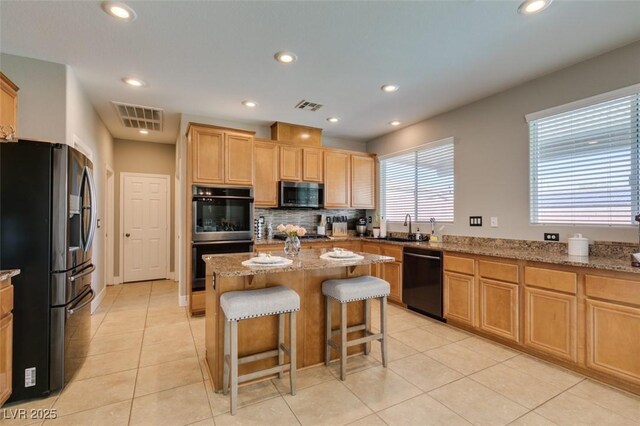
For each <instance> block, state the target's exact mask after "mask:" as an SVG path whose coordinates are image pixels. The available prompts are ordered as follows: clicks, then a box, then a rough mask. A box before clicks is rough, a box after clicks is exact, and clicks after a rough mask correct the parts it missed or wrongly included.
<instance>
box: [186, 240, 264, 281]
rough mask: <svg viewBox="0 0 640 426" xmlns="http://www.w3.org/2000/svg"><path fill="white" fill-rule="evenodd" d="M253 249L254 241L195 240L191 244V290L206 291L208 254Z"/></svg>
mask: <svg viewBox="0 0 640 426" xmlns="http://www.w3.org/2000/svg"><path fill="white" fill-rule="evenodd" d="M252 251H253V241H251V240H235V241H194V242H193V243H192V244H191V291H204V289H205V276H206V275H205V272H206V266H207V264H206V263H205V262H204V260H202V256H204V255H207V254H226V253H243V252H252Z"/></svg>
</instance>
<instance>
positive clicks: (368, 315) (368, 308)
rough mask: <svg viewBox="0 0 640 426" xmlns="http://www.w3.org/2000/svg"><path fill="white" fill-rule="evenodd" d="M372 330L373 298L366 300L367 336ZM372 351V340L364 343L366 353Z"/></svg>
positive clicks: (365, 324) (365, 320) (365, 329)
mask: <svg viewBox="0 0 640 426" xmlns="http://www.w3.org/2000/svg"><path fill="white" fill-rule="evenodd" d="M369 332H371V299H365V301H364V333H365V334H364V335H365V336H367V335H368V334H369ZM369 352H371V342H367V343H365V344H364V354H365V355H369Z"/></svg>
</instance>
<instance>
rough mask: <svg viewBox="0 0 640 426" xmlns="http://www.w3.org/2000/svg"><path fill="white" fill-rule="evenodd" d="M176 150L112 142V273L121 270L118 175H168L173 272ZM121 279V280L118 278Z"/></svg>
mask: <svg viewBox="0 0 640 426" xmlns="http://www.w3.org/2000/svg"><path fill="white" fill-rule="evenodd" d="M175 161H176V147H175V146H173V145H168V144H161V143H153V142H139V141H130V140H121V139H116V140H115V141H114V164H115V167H114V171H115V208H114V209H115V226H114V228H115V233H114V234H115V238H114V242H115V248H114V253H115V254H114V269H115V272H114V274H115V275H116V276H119V275H120V274H119V268H120V261H119V259H120V237H121V236H122V234H123V233H124V231H121V230H120V223H121V218H120V173H122V172H130V173H148V174H158V175H169V176H170V179H169V190H170V194H171V195H170V197H171V200H170V201H171V202H170V206H172V207H171V213H170V217H169V223H170V226H171V229H170V233H169V246H170V247H169V249H170V261H169V271H171V272H174V263H175V232H176V230H175V210H174V209H173V206H174V205H175V204H174V203H175V186H174V178H175V167H176V164H175ZM120 278H121V279H122V277H120Z"/></svg>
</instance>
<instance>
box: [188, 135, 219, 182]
mask: <svg viewBox="0 0 640 426" xmlns="http://www.w3.org/2000/svg"><path fill="white" fill-rule="evenodd" d="M190 142H191V148H192V157H191V158H192V172H193V175H192V180H193V183H224V132H223V131H220V130H215V129H206V128H195V127H194V128H192V131H191V132H190Z"/></svg>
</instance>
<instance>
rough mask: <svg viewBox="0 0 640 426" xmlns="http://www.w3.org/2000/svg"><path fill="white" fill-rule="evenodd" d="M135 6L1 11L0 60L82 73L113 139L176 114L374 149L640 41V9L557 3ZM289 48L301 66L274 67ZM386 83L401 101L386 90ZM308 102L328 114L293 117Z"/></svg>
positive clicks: (7, 4)
mask: <svg viewBox="0 0 640 426" xmlns="http://www.w3.org/2000/svg"><path fill="white" fill-rule="evenodd" d="M128 4H129V5H130V6H132V7H133V8H134V9H135V11H136V12H137V14H138V18H137V19H136V20H135V21H133V22H130V23H123V22H116V20H114V19H113V18H110V17H109V16H107V15H106V14H105V13H104V12H103V11H102V9H101V8H100V3H99V2H97V1H83V2H80V1H7V0H2V1H1V2H0V15H1V17H0V50H1V51H2V52H4V53H10V54H14V55H20V56H27V57H32V58H37V59H43V60H47V61H52V62H58V63H64V64H69V65H71V67H72V68H73V69H74V71H75V73H76V75H77V77H78V79H79V80H80V82H81V84H82V85H83V86H84V88H85V90H86V93H87V94H88V96H89V98H90V100H91V102H92V103H93V105H94V106H95V108H96V110H97V111H98V114H99V115H100V116H101V117H102V119H103V120H104V122H105V124H106V125H107V127H108V128H109V130H110V132H111V133H112V134H113V136H114V137H116V138H123V139H134V140H154V141H157V142H167V143H173V142H174V141H175V138H176V135H177V132H178V125H179V123H178V117H179V116H178V114H179V113H186V114H195V115H202V116H210V117H215V118H219V119H221V120H234V121H239V122H247V123H253V124H256V123H258V124H265V125H268V124H271V122H273V121H276V120H278V121H285V122H292V123H299V124H305V125H309V126H314V127H321V128H323V129H324V132H325V134H327V135H329V136H333V137H338V138H345V139H352V140H361V141H363V140H370V139H372V138H374V137H376V136H379V135H381V134H384V133H387V132H389V131H391V130H396V129H395V128H393V129H392V128H390V127H389V125H388V123H389V121H391V120H394V119H398V120H401V121H402V122H403V124H404V125H406V124H410V123H414V122H417V121H420V120H421V119H424V118H427V117H430V116H433V115H435V114H437V113H440V112H444V111H447V110H450V109H452V108H455V107H457V106H460V105H463V104H466V103H469V102H471V101H473V100H476V99H480V98H482V97H484V96H487V95H490V94H493V93H496V92H499V91H501V90H504V89H507V88H509V87H512V86H514V85H517V84H519V83H521V82H524V81H527V80H530V79H532V78H535V77H537V76H540V75H543V74H546V73H549V72H551V71H554V70H556V69H559V68H562V67H565V66H568V65H571V64H573V63H576V62H579V61H581V60H584V59H586V58H589V57H593V56H596V55H598V54H600V53H603V52H606V51H609V50H612V49H614V48H616V47H619V46H623V45H625V44H628V43H630V42H633V41H635V40H638V39H640V25H638V22H640V1H626V2H618V1H560V0H556V1H555V2H554V3H553V4H552V5H551V6H550V7H549V8H548V9H547V10H546V11H544V12H543V13H541V14H539V15H534V16H523V15H519V14H518V13H517V12H516V9H517V7H518V2H513V1H442V2H398V1H383V2H330V1H316V2H302V1H300V2H271V1H270V2H240V1H235V2H213V1H198V2H196V1H144V2H138V1H129V2H128ZM281 50H291V51H293V52H295V53H296V54H297V55H298V58H299V59H298V61H297V62H296V63H294V64H292V65H289V66H285V65H282V64H279V63H277V62H275V61H274V60H273V54H274V53H275V52H277V51H281ZM124 76H136V77H140V78H142V79H144V80H146V81H147V83H148V86H147V87H145V88H141V89H135V88H131V87H128V86H125V85H124V84H123V83H122V82H121V81H120V79H121V78H122V77H124ZM388 82H393V83H397V84H399V85H400V90H399V91H398V92H396V93H393V94H386V93H383V92H382V91H380V90H379V88H380V86H381V85H382V84H384V83H388ZM244 99H252V100H255V101H257V102H258V103H259V107H258V108H255V109H248V108H246V107H244V106H242V105H241V104H240V102H241V101H242V100H244ZM302 99H307V100H311V101H314V102H318V103H321V104H323V105H324V107H323V108H322V109H321V110H320V111H318V112H307V111H300V110H295V109H294V106H295V105H296V104H297V103H298V101H300V100H302ZM111 101H119V102H127V103H134V104H139V105H144V106H151V107H158V108H163V109H164V110H165V116H166V125H165V129H164V131H163V132H162V134H151V135H149V136H141V135H139V134H138V133H137V132H136V131H133V130H128V129H126V128H124V127H123V126H122V125H121V123H120V121H119V120H118V119H117V117H116V114H115V109H114V108H113V106H112V105H111ZM329 116H338V117H341V119H342V120H341V122H340V123H338V124H329V123H327V122H326V121H325V119H326V118H327V117H329Z"/></svg>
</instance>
